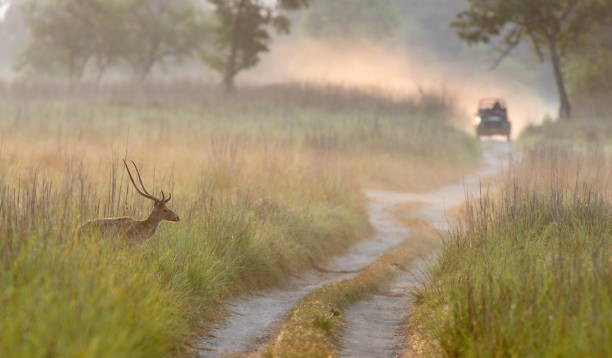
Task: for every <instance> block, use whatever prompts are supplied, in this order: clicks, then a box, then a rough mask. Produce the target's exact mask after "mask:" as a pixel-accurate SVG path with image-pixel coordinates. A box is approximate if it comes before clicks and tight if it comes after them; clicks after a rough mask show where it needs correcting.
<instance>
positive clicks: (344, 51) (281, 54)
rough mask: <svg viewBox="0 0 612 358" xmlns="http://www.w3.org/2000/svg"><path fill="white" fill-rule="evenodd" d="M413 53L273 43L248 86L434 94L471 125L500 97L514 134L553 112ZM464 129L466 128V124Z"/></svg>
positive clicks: (533, 93)
mask: <svg viewBox="0 0 612 358" xmlns="http://www.w3.org/2000/svg"><path fill="white" fill-rule="evenodd" d="M422 51H423V50H422V49H418V50H416V51H415V52H411V51H410V49H402V48H397V49H389V48H385V47H382V46H379V45H375V44H371V43H364V42H361V43H357V42H346V41H344V42H343V41H340V42H331V41H330V42H326V41H320V40H314V39H310V38H303V39H298V40H296V39H295V38H293V39H288V40H279V41H276V43H275V45H274V46H273V47H272V49H271V51H270V53H269V54H268V55H267V56H265V57H264V59H263V61H262V63H261V64H260V65H259V66H258V68H257V69H256V70H255V71H252V72H250V73H246V74H245V75H244V77H243V78H244V79H245V80H246V81H248V82H250V83H256V84H261V83H270V82H287V81H292V82H293V81H297V82H305V83H316V84H334V85H342V86H351V87H368V88H379V89H382V90H384V91H386V92H389V93H392V94H394V95H396V96H414V95H417V94H418V93H419V92H420V91H435V92H438V93H445V94H447V95H448V96H451V98H452V99H453V101H454V102H455V103H456V104H457V105H458V106H459V109H460V110H461V111H462V112H463V113H464V115H465V116H466V117H467V118H466V119H465V120H463V121H461V122H462V123H466V124H467V123H471V121H470V119H471V117H472V115H473V114H474V113H475V112H476V106H477V103H478V100H479V99H480V98H484V97H502V98H505V99H506V100H507V101H508V105H509V110H510V115H511V120H512V121H513V124H514V134H515V135H518V134H519V133H520V132H521V131H522V130H523V129H524V128H525V127H526V126H527V125H528V124H531V123H538V122H540V121H541V120H542V118H543V117H544V116H546V115H548V114H553V113H554V112H555V104H554V103H553V101H551V100H548V99H546V98H544V97H543V96H542V94H541V93H539V92H538V89H535V88H530V87H529V86H526V85H525V84H523V83H521V82H520V81H516V80H514V79H513V78H512V77H511V76H508V75H503V74H500V73H497V72H496V71H489V70H488V69H487V68H483V67H482V66H481V65H480V66H474V68H469V67H468V66H465V64H463V63H459V62H456V63H455V62H453V61H452V60H448V59H446V60H438V61H429V60H426V59H425V57H428V56H420V53H419V52H422ZM465 129H466V130H470V131H471V127H470V126H467V125H466V128H465Z"/></svg>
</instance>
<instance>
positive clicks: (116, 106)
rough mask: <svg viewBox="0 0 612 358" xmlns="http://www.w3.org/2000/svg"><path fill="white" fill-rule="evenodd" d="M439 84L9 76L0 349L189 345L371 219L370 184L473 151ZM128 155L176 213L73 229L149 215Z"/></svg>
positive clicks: (3, 116) (414, 179)
mask: <svg viewBox="0 0 612 358" xmlns="http://www.w3.org/2000/svg"><path fill="white" fill-rule="evenodd" d="M24 86H25V87H24ZM434 99H435V96H434V97H432V98H429V99H427V98H422V99H420V100H415V101H412V100H406V101H399V100H395V99H391V98H389V97H385V96H379V95H376V94H372V93H365V92H360V91H356V90H350V89H341V88H333V87H330V88H320V89H317V88H309V87H302V86H284V87H271V88H260V89H247V90H245V91H244V92H242V93H240V94H239V95H238V96H237V97H235V98H229V99H228V98H225V97H222V96H220V95H218V94H216V93H209V92H208V89H207V88H202V87H190V86H188V85H183V86H172V85H167V86H165V87H164V86H159V87H151V88H141V89H135V88H131V87H127V88H123V87H120V86H119V87H115V88H110V89H104V88H103V89H99V88H88V87H86V86H85V87H82V88H76V89H75V88H72V89H70V88H57V87H50V88H45V87H44V86H37V87H28V86H27V85H24V84H17V85H15V86H14V87H13V88H12V89H11V91H9V92H8V93H6V96H4V97H3V99H2V101H1V105H0V133H2V134H1V135H0V223H1V225H0V287H1V289H0V306H1V307H2V308H3V309H2V310H0V356H2V357H9V358H12V357H28V358H29V357H62V358H64V357H163V356H172V355H177V354H180V353H181V352H183V351H184V349H185V346H184V344H185V343H186V342H188V341H190V340H191V339H193V335H194V334H197V333H198V332H201V331H202V328H206V327H207V324H209V323H210V322H209V319H214V318H216V316H217V315H218V312H219V309H220V306H221V305H222V303H223V301H224V299H226V298H227V297H228V296H230V295H236V294H240V293H244V292H247V291H252V290H255V289H259V288H263V287H267V286H271V285H277V284H279V283H281V282H282V281H283V280H284V279H286V278H287V277H289V276H290V275H291V274H295V273H299V272H300V271H303V270H305V269H309V268H310V267H311V266H310V260H311V258H312V259H314V260H315V261H318V260H323V259H325V258H326V257H329V256H330V255H333V254H338V253H341V252H342V251H343V250H345V249H346V248H348V247H349V246H350V245H352V244H353V243H354V242H356V241H357V240H359V239H362V238H363V237H365V236H366V235H368V233H369V231H370V227H369V224H368V221H367V215H366V212H365V209H364V203H365V199H364V198H363V197H362V194H361V192H360V189H361V188H362V187H363V186H366V185H378V186H384V185H389V186H397V187H410V188H428V187H431V186H434V185H436V183H441V182H443V181H448V180H453V179H454V178H458V177H460V176H461V173H462V171H463V170H466V169H467V168H471V167H473V166H475V165H477V163H478V159H479V153H478V147H477V143H476V142H475V141H474V140H473V139H471V138H469V137H468V136H466V135H465V134H462V133H460V132H459V131H457V130H455V129H453V128H452V127H451V126H450V125H449V124H448V122H447V118H448V117H449V116H451V115H452V114H451V113H452V110H451V107H450V105H449V104H448V103H446V102H445V101H444V100H443V99H440V100H437V101H436V100H434ZM123 157H128V158H129V159H134V160H135V161H136V162H137V163H139V165H140V167H141V170H142V172H143V179H144V180H145V183H146V184H147V186H148V187H149V189H150V190H151V191H153V190H154V191H155V192H158V191H159V190H160V189H163V190H166V191H171V192H172V193H173V198H174V199H173V201H172V202H171V203H170V204H169V206H170V207H171V208H172V209H173V210H174V211H176V212H177V213H178V215H179V216H180V217H181V219H182V220H181V222H180V223H177V224H168V223H164V224H162V225H161V227H160V229H159V230H158V232H157V233H156V235H155V237H154V238H152V239H151V240H149V241H147V242H146V243H145V244H143V245H139V246H135V247H124V246H123V245H120V244H117V243H110V242H104V241H101V240H96V239H93V240H80V241H79V240H75V239H74V237H73V234H72V233H73V232H74V230H75V229H76V228H77V227H78V225H79V224H80V223H82V222H84V221H86V220H89V219H91V218H95V217H104V216H121V215H130V216H134V217H138V218H143V217H145V216H146V215H147V214H148V211H149V210H150V203H149V202H147V201H145V200H144V199H142V198H140V197H139V196H138V195H136V194H135V193H134V191H133V189H132V188H131V187H130V185H129V184H128V180H127V177H126V175H125V173H124V172H123V169H122V168H121V166H120V160H121V159H122V158H123ZM432 162H434V163H435V164H433V165H432V164H430V163H432ZM384 173H389V174H393V175H394V176H395V179H393V180H389V181H387V182H385V181H383V180H381V179H380V178H377V176H380V177H383V178H386V176H385V175H384Z"/></svg>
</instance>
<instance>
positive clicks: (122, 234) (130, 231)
mask: <svg viewBox="0 0 612 358" xmlns="http://www.w3.org/2000/svg"><path fill="white" fill-rule="evenodd" d="M130 162H131V163H132V165H133V166H134V169H136V175H137V176H138V183H140V188H139V187H138V185H137V184H136V181H135V180H134V177H133V176H132V172H131V171H130V167H129V166H128V164H127V162H126V161H125V160H123V164H124V165H125V169H126V171H127V174H128V176H129V178H130V181H131V182H132V185H133V186H134V189H136V192H137V193H138V194H140V195H141V196H143V197H145V198H147V199H149V200H152V201H153V210H152V211H151V214H149V217H147V218H146V219H144V220H136V219H134V218H131V217H127V216H126V217H112V218H103V219H94V220H90V221H88V222H86V223H85V224H83V225H82V226H81V227H80V228H79V229H78V231H77V237H83V236H84V235H90V236H91V235H98V236H99V237H103V238H109V239H120V240H124V241H126V242H129V243H141V242H144V241H145V240H147V239H148V238H150V237H151V236H153V234H155V231H156V230H157V227H158V226H159V224H160V223H161V222H162V221H164V220H165V221H171V222H178V221H179V220H180V219H179V216H178V215H177V214H176V213H175V212H174V211H172V210H170V209H169V208H168V207H167V206H166V204H167V203H168V202H169V201H170V199H172V194H171V193H168V197H166V194H165V193H164V192H163V191H161V198H158V197H155V196H153V195H151V194H150V193H149V191H148V190H147V188H146V187H145V185H144V183H143V182H142V178H141V176H140V171H139V170H138V167H137V166H136V163H134V161H130Z"/></svg>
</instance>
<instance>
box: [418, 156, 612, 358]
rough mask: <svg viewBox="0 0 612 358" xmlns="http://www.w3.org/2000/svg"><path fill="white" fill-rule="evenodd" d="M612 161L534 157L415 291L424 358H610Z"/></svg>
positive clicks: (476, 211) (479, 207)
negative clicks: (423, 343)
mask: <svg viewBox="0 0 612 358" xmlns="http://www.w3.org/2000/svg"><path fill="white" fill-rule="evenodd" d="M611 180H612V160H611V158H610V157H609V156H608V157H605V156H602V155H601V154H600V153H596V154H594V155H590V154H589V155H586V154H576V153H575V152H572V151H558V150H551V149H532V150H530V151H528V152H527V153H526V154H525V160H524V163H523V164H521V165H520V166H519V167H518V168H517V170H516V172H514V173H512V175H511V179H509V180H508V184H507V186H506V187H505V188H504V189H503V190H502V192H501V194H500V195H499V196H492V195H485V196H484V197H482V198H480V199H478V200H476V201H474V202H471V203H469V204H468V206H467V210H466V215H465V217H464V218H463V221H462V223H461V225H460V226H458V227H457V229H456V230H455V231H454V232H453V233H452V234H451V237H450V238H449V240H448V241H447V242H446V245H445V247H444V250H443V252H442V255H441V257H440V260H439V262H438V263H437V265H436V266H435V267H434V268H433V270H432V271H431V277H430V279H429V280H428V281H427V282H426V284H425V285H424V287H423V288H421V289H420V290H419V291H418V292H417V298H418V308H417V310H416V313H415V330H416V332H417V333H418V335H420V336H421V338H424V339H425V341H428V342H429V344H425V345H424V347H425V348H424V349H423V351H422V352H421V353H422V354H423V356H439V357H609V356H611V355H612V347H611V346H610V344H609V341H610V336H611V335H612V326H610V322H612V304H611V302H612V281H611V277H612V261H611V260H610V257H611V254H612V250H611V249H612V245H611V244H612V220H611V218H612V201H611V199H612V195H611V194H612V191H611V190H610V187H611V185H610V184H612V182H611Z"/></svg>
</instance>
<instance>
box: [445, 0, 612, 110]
mask: <svg viewBox="0 0 612 358" xmlns="http://www.w3.org/2000/svg"><path fill="white" fill-rule="evenodd" d="M469 4H470V5H469V8H468V9H467V10H465V11H462V12H460V13H459V14H458V15H457V19H456V20H455V21H454V22H453V23H452V26H453V27H454V28H455V29H456V30H457V33H458V34H459V36H460V37H461V38H463V39H464V40H466V41H467V42H468V43H470V44H474V43H479V42H481V43H491V42H493V39H494V38H496V37H501V41H500V42H499V44H498V46H497V48H498V50H499V51H500V53H501V56H500V58H499V60H498V61H501V60H503V58H504V57H506V56H507V55H508V54H509V53H510V52H511V51H512V50H513V49H514V48H516V47H517V46H518V45H519V44H520V43H521V42H522V41H523V40H524V39H526V40H529V41H530V42H531V44H532V45H533V48H534V50H535V52H536V54H537V55H538V56H539V57H540V58H543V56H544V53H548V55H549V56H550V59H551V64H552V67H553V70H554V75H555V81H556V84H557V89H558V93H559V102H560V110H559V117H560V118H563V119H568V118H569V117H570V115H571V104H570V100H569V97H568V95H567V89H566V84H565V80H566V79H565V76H564V74H563V66H562V58H563V57H564V56H565V55H566V54H567V49H568V48H571V47H573V46H575V45H576V44H577V43H578V42H579V41H580V40H581V39H582V37H583V36H584V35H585V34H587V33H588V32H589V31H590V30H592V29H593V26H594V25H595V24H597V23H598V22H600V21H603V20H605V19H606V17H610V13H609V9H608V8H607V7H606V4H605V3H603V2H601V1H581V0H563V1H559V0H537V1H534V0H516V1H497V0H470V1H469Z"/></svg>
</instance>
